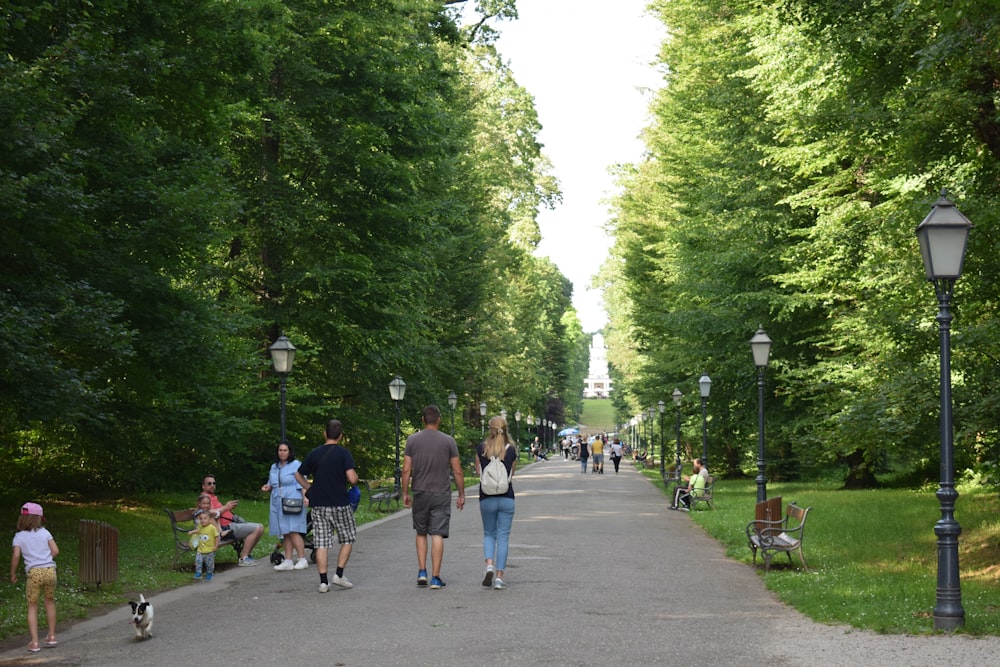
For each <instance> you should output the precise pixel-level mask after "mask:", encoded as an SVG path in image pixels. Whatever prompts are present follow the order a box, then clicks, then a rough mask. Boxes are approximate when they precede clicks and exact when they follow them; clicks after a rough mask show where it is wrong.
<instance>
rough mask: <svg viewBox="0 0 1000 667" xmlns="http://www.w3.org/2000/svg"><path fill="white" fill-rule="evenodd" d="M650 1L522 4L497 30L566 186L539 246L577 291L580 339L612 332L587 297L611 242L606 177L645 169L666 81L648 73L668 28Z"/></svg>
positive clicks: (610, 182)
mask: <svg viewBox="0 0 1000 667" xmlns="http://www.w3.org/2000/svg"><path fill="white" fill-rule="evenodd" d="M647 2H648V0H614V2H606V1H598V0H517V9H518V14H519V18H518V20H516V21H506V22H502V23H498V24H497V23H495V24H493V25H494V26H495V27H496V28H497V29H498V30H499V31H500V32H501V37H500V39H499V41H498V42H497V48H498V50H499V51H500V54H501V56H502V57H503V59H504V60H505V61H508V62H509V63H510V66H511V69H512V70H513V72H514V76H515V78H516V79H517V81H518V83H519V84H520V85H521V86H523V87H524V88H525V89H527V90H528V92H529V93H531V94H532V95H533V96H534V98H535V107H536V109H537V110H538V116H539V120H540V121H541V124H542V132H541V134H540V135H539V140H540V141H541V143H542V144H544V146H543V151H544V152H545V154H546V155H547V156H548V157H549V159H550V160H551V161H552V165H553V170H554V173H555V176H556V178H558V179H559V182H560V188H561V190H562V193H563V202H562V204H560V205H559V206H558V207H557V208H556V209H555V210H553V211H549V210H544V209H543V210H542V212H541V213H540V215H539V219H538V222H539V226H540V228H541V233H542V242H541V244H540V245H539V247H538V252H537V253H536V254H538V255H540V256H547V257H549V258H550V259H551V260H552V261H553V263H555V265H556V266H557V267H558V268H559V270H560V271H561V272H562V274H563V275H564V276H566V277H567V278H568V279H569V280H570V281H571V282H572V283H573V305H574V306H575V308H576V310H577V312H578V314H579V317H580V321H581V324H582V325H583V330H584V331H585V332H587V333H593V332H595V331H597V330H599V329H601V328H602V327H603V326H604V325H605V323H606V322H607V315H606V314H605V312H604V308H603V306H602V304H601V293H600V291H599V290H593V289H590V284H591V280H592V277H593V276H594V274H596V273H597V272H598V270H599V269H600V267H601V264H603V262H604V260H605V257H606V256H607V253H608V250H609V249H610V248H611V244H612V242H611V239H610V238H609V237H608V236H607V234H606V233H605V231H604V228H605V225H606V224H607V222H608V221H609V219H610V214H609V212H608V209H609V205H608V203H607V200H608V199H609V198H610V197H611V196H612V195H613V194H614V193H615V183H614V177H613V176H612V175H611V174H610V172H609V168H610V167H612V166H613V165H615V164H623V163H635V162H639V161H640V159H641V157H642V152H643V145H642V142H641V141H640V140H639V134H640V132H641V131H642V129H643V128H644V127H646V126H647V125H648V118H649V116H648V107H649V103H650V102H651V101H652V95H653V93H654V92H655V89H656V88H657V87H659V86H660V85H661V82H662V75H661V74H659V73H658V70H657V69H655V68H654V67H653V65H652V64H651V63H652V62H653V60H654V58H655V57H656V54H657V52H658V50H659V45H660V42H661V41H662V39H663V35H664V32H665V30H664V27H663V24H662V23H660V22H659V20H658V19H656V18H655V17H654V16H652V15H649V14H647V13H646V12H645V5H646V3H647Z"/></svg>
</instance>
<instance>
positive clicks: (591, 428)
mask: <svg viewBox="0 0 1000 667" xmlns="http://www.w3.org/2000/svg"><path fill="white" fill-rule="evenodd" d="M580 423H581V424H583V425H584V426H586V429H581V430H582V431H585V432H586V433H590V434H593V433H600V432H602V431H603V432H605V433H611V432H612V431H614V430H615V429H616V428H617V426H615V409H614V406H612V404H611V399H610V398H587V399H584V401H583V414H582V415H580Z"/></svg>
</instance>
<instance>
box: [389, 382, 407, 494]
mask: <svg viewBox="0 0 1000 667" xmlns="http://www.w3.org/2000/svg"><path fill="white" fill-rule="evenodd" d="M405 395H406V383H405V382H403V378H401V377H399V376H398V375H397V376H396V377H394V378H392V382H390V383H389V396H391V397H392V402H393V403H395V404H396V477H395V479H396V491H399V489H400V488H402V480H401V479H400V476H401V475H402V472H403V470H402V468H400V467H399V404H400V403H401V402H402V400H403V396H405Z"/></svg>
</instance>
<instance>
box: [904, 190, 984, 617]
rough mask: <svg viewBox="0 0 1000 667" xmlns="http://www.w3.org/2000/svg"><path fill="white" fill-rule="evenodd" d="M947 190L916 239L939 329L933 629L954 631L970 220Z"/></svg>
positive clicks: (960, 612)
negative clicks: (957, 399)
mask: <svg viewBox="0 0 1000 667" xmlns="http://www.w3.org/2000/svg"><path fill="white" fill-rule="evenodd" d="M945 194H946V193H945V192H944V191H943V190H942V191H941V197H940V198H939V199H938V200H937V201H936V202H934V206H933V207H932V208H931V212H930V213H929V214H928V215H927V217H926V218H924V221H923V222H921V223H920V225H918V226H917V239H919V241H920V252H921V254H922V255H923V259H924V270H925V271H926V272H927V280H929V281H930V282H932V283H934V292H935V293H936V294H937V299H938V314H937V322H938V332H939V334H940V339H941V485H940V487H939V488H938V490H937V493H936V494H935V495H936V496H937V498H938V501H939V502H940V504H941V519H940V521H938V522H937V523H936V524H935V525H934V533H935V534H936V535H937V538H938V542H937V547H938V571H937V599H936V601H935V604H934V629H935V630H945V631H950V630H955V629H956V628H959V627H961V626H962V625H965V610H964V609H963V608H962V583H961V580H960V575H959V571H958V536H959V535H960V534H961V533H962V527H961V526H960V525H959V524H958V521H956V520H955V502H956V501H957V500H958V491H956V490H955V458H954V432H953V431H954V429H953V425H952V414H951V310H950V304H951V297H952V295H953V294H954V288H955V281H956V280H958V279H959V278H960V277H961V276H962V263H963V262H964V261H965V248H966V244H967V243H968V240H969V230H970V229H972V223H971V222H969V220H968V218H966V217H965V216H964V215H962V213H961V212H960V211H959V210H958V209H957V208H955V205H954V204H953V203H951V202H950V201H949V200H948V199H947V197H945Z"/></svg>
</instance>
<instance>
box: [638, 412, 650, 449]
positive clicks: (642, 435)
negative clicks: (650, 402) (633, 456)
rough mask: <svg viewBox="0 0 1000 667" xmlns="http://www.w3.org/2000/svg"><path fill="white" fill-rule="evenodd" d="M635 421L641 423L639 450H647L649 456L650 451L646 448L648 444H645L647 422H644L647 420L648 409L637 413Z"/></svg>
mask: <svg viewBox="0 0 1000 667" xmlns="http://www.w3.org/2000/svg"><path fill="white" fill-rule="evenodd" d="M635 421H636V422H637V423H638V424H639V451H643V452H646V454H647V456H648V455H649V451H648V450H647V449H646V446H645V445H644V441H645V440H646V424H645V423H643V422H645V421H646V411H645V410H643V411H642V412H640V413H639V414H637V415H636V416H635Z"/></svg>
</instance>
